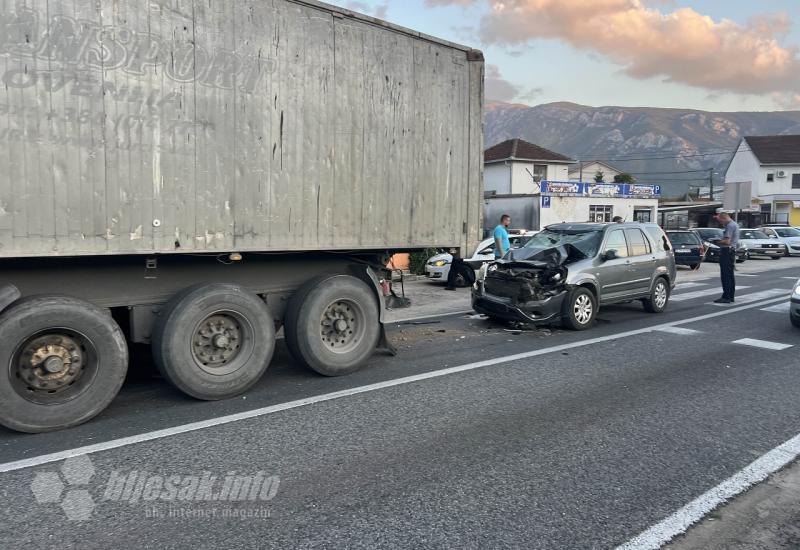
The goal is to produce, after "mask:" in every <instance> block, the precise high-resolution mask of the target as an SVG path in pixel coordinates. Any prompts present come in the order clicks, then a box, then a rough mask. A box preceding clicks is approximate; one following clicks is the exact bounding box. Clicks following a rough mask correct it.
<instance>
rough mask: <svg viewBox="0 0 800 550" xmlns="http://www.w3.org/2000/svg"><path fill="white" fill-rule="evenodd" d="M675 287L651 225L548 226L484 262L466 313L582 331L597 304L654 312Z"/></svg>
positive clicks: (661, 239)
mask: <svg viewBox="0 0 800 550" xmlns="http://www.w3.org/2000/svg"><path fill="white" fill-rule="evenodd" d="M674 287H675V255H674V253H673V252H672V245H671V244H670V242H669V239H668V238H667V236H666V235H665V234H664V232H663V231H662V230H661V228H660V227H659V226H658V225H656V224H651V223H613V224H600V223H562V224H556V225H551V226H548V227H547V228H546V229H545V230H544V231H542V232H541V233H539V234H538V235H536V236H535V237H533V238H532V239H531V240H530V241H528V243H527V244H526V245H525V246H524V247H522V248H518V249H516V250H512V251H510V252H509V253H508V254H506V256H505V257H504V258H502V259H500V260H496V261H494V262H492V263H489V264H485V265H484V266H483V267H482V268H481V270H480V271H479V273H478V277H477V281H476V283H475V286H474V288H473V291H472V307H473V308H474V309H475V311H477V312H478V313H483V314H485V315H488V316H489V317H491V318H495V319H501V320H506V321H520V322H523V323H535V324H546V323H553V322H555V321H558V320H560V321H561V322H562V323H563V324H564V326H566V327H567V328H570V329H573V330H585V329H588V328H589V327H591V326H592V325H593V324H594V322H595V320H596V319H597V313H598V310H599V307H600V306H603V305H607V304H614V303H620V302H631V301H634V300H641V301H642V303H643V304H644V309H645V310H647V311H649V312H651V313H661V312H662V311H664V310H665V309H666V307H667V303H668V302H669V296H670V293H671V292H672V289H673V288H674Z"/></svg>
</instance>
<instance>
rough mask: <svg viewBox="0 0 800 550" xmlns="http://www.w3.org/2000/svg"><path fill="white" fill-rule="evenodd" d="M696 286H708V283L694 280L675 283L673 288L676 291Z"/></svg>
mask: <svg viewBox="0 0 800 550" xmlns="http://www.w3.org/2000/svg"><path fill="white" fill-rule="evenodd" d="M698 286H708V283H695V282H690V283H678V284H677V285H675V290H676V291H678V290H686V289H689V288H696V287H698Z"/></svg>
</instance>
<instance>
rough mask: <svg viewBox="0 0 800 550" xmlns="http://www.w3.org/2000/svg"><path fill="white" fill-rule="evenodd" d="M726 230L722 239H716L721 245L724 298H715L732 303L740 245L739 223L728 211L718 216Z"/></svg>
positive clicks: (720, 271) (718, 244)
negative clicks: (737, 251)
mask: <svg viewBox="0 0 800 550" xmlns="http://www.w3.org/2000/svg"><path fill="white" fill-rule="evenodd" d="M717 219H718V220H719V223H721V224H722V227H723V229H724V231H725V233H724V235H723V237H722V239H720V240H718V241H716V243H715V244H716V245H717V246H719V274H720V278H721V279H722V298H720V299H719V300H714V303H716V304H732V303H733V302H734V297H735V294H736V277H735V275H734V269H733V268H734V265H735V262H736V249H737V248H738V247H739V224H737V223H736V222H735V221H733V220H732V219H731V216H730V214H728V213H727V212H720V214H719V215H718V216H717Z"/></svg>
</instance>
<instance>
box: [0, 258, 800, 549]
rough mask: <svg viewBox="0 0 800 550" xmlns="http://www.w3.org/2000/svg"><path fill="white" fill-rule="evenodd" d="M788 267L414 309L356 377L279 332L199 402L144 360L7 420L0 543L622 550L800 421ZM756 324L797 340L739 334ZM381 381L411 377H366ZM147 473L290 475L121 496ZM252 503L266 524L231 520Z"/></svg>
mask: <svg viewBox="0 0 800 550" xmlns="http://www.w3.org/2000/svg"><path fill="white" fill-rule="evenodd" d="M792 276H798V273H797V270H796V268H793V269H785V270H775V271H772V272H769V273H766V274H762V275H757V276H753V277H746V278H745V277H740V280H739V285H740V286H742V287H747V288H742V289H741V290H740V292H739V295H738V297H737V304H736V305H735V306H717V305H714V304H711V303H710V302H711V301H712V300H713V299H715V298H716V297H718V296H719V290H718V288H717V286H716V282H714V281H700V282H695V283H690V284H689V285H684V286H682V287H679V288H678V289H676V291H675V295H674V297H673V298H674V299H675V301H673V302H672V303H671V305H670V307H669V309H668V311H667V312H666V313H664V314H662V315H650V314H647V313H645V312H644V311H643V310H642V308H641V305H640V304H638V303H636V304H628V305H622V306H615V307H609V308H607V309H605V310H604V311H603V312H602V313H601V316H600V322H599V323H598V325H597V327H595V328H594V329H593V330H592V331H591V332H588V333H574V332H565V331H561V330H559V329H553V330H546V329H543V330H538V331H533V332H510V331H509V329H508V328H507V327H503V326H497V325H492V324H491V323H489V322H488V321H485V320H482V319H476V318H470V317H469V316H451V317H445V318H441V319H435V320H426V321H424V322H423V323H425V324H413V323H406V324H400V325H396V326H394V327H393V328H392V330H391V332H390V337H391V339H392V340H393V341H394V342H395V344H396V345H397V346H398V347H399V349H400V353H399V355H398V356H397V357H388V356H379V355H376V356H375V357H374V359H373V361H372V364H371V366H370V368H369V369H366V370H364V371H362V372H360V373H357V374H356V375H354V376H350V377H347V378H342V379H325V378H322V377H318V376H315V375H312V374H310V373H308V372H306V371H305V370H302V369H300V368H299V367H296V366H295V365H293V364H292V363H291V360H290V359H289V358H288V356H287V355H286V353H285V351H283V350H282V347H281V350H280V351H279V354H278V357H277V358H276V361H275V364H274V365H273V367H271V368H270V371H269V372H268V374H267V376H265V378H264V379H263V380H262V381H261V383H260V384H259V385H258V386H257V387H256V388H254V389H253V390H252V391H251V392H249V393H248V394H247V395H246V396H245V397H243V398H239V399H234V400H229V401H226V402H220V403H199V402H196V401H193V400H189V399H187V398H184V397H183V396H181V395H180V394H179V393H177V392H176V391H174V390H171V389H170V388H169V387H167V386H166V384H164V383H162V381H160V380H158V379H155V378H154V377H153V376H152V375H150V374H148V372H149V371H148V369H147V368H146V366H145V368H143V369H140V373H139V375H138V377H136V378H134V379H132V380H130V381H129V382H128V383H127V384H126V387H125V388H124V390H123V392H122V394H121V395H120V397H119V398H118V399H117V400H116V401H115V403H114V404H113V405H112V406H111V407H110V408H109V409H108V410H107V411H106V412H105V413H104V414H103V415H101V416H100V417H98V418H97V419H96V420H94V421H92V422H91V423H89V424H87V425H84V426H81V427H78V428H75V429H72V430H69V431H63V432H58V433H53V434H42V435H35V436H30V435H20V434H14V433H11V432H0V463H2V465H0V471H2V470H3V469H6V470H8V469H10V471H5V473H0V476H2V483H1V484H0V494H1V495H2V510H3V522H2V524H0V547H2V548H44V547H53V546H58V547H72V546H80V547H81V548H109V547H119V548H122V547H137V548H149V547H159V548H186V547H195V548H220V547H223V548H230V547H241V548H259V547H260V548H285V547H302V548H311V547H314V548H334V547H335V548H340V547H347V548H375V547H381V548H397V547H406V548H407V547H415V548H416V547H431V548H444V547H461V548H485V547H524V548H590V547H591V548H595V547H596V548H610V547H614V546H616V545H618V544H621V543H624V542H625V541H627V540H629V539H630V538H631V537H633V536H635V535H637V534H638V533H640V532H641V531H643V530H645V529H646V528H648V527H649V526H651V525H653V524H654V523H657V522H658V521H660V520H661V519H662V518H664V517H666V516H668V515H670V514H671V513H672V512H674V511H675V510H676V509H678V508H680V507H682V506H683V505H684V504H686V503H687V502H689V501H691V500H692V499H694V498H695V497H697V496H698V495H700V494H702V493H704V492H705V491H706V490H708V489H709V488H711V487H714V486H715V485H717V484H719V483H720V482H721V481H723V480H725V479H727V478H728V477H730V476H731V475H732V474H734V473H736V472H737V471H739V470H740V469H742V468H743V467H745V466H746V465H748V464H749V463H751V462H752V461H753V460H755V459H756V458H758V457H759V456H761V455H763V454H764V453H765V452H767V451H769V450H770V449H772V448H774V447H775V446H777V445H779V444H781V443H783V442H785V441H786V440H788V439H790V438H792V437H794V436H795V435H797V433H798V432H800V429H798V426H800V408H798V407H797V403H798V400H797V391H796V388H797V387H798V385H799V384H800V368H798V367H800V363H799V362H798V359H797V349H796V348H797V346H798V345H800V331H797V330H796V329H794V328H793V327H791V325H790V324H789V321H788V314H787V313H784V312H782V311H775V310H777V309H779V308H780V302H785V301H786V299H785V298H786V297H787V296H788V293H789V290H790V288H791V286H792V281H791V280H789V279H787V278H785V277H792ZM698 318H699V319H698ZM653 329H657V330H653ZM743 338H750V339H756V340H762V341H768V342H771V343H773V344H782V345H786V346H793V347H788V348H785V349H763V348H758V347H753V346H752V345H744V344H740V343H734V342H735V341H738V340H740V339H743ZM774 347H780V346H779V345H777V346H774ZM516 354H523V355H522V356H518V355H517V356H516V357H514V356H515V355H516ZM486 360H488V361H486ZM478 361H486V363H484V364H476V362H478ZM459 366H465V368H464V369H463V370H460V371H458V372H449V371H448V373H447V374H445V375H440V374H442V371H443V370H444V369H448V368H453V367H459ZM142 372H144V374H142ZM415 375H418V376H417V378H416V379H413V380H404V381H401V383H398V382H397V381H398V380H400V379H403V378H404V377H410V376H415ZM392 381H394V382H392ZM384 382H389V383H390V384H395V385H390V384H387V385H386V387H380V386H376V387H372V388H369V391H364V392H362V393H354V392H353V391H352V390H354V389H357V388H363V387H364V386H366V385H370V384H380V383H384ZM336 391H342V392H343V394H342V395H341V396H339V397H338V398H336V399H329V400H324V401H320V402H314V401H315V400H314V399H313V398H314V397H315V396H320V395H323V394H329V393H330V392H336ZM306 398H311V402H309V403H307V404H303V403H295V404H293V405H291V408H288V409H286V410H272V411H265V412H263V413H262V414H260V415H259V416H256V417H253V418H248V419H243V420H239V421H236V422H230V423H226V424H223V425H216V426H211V427H207V428H203V429H198V430H195V431H192V432H188V433H175V434H173V435H168V436H166V437H162V438H159V439H154V440H151V441H143V442H138V443H135V442H133V440H132V441H131V444H128V445H125V446H121V447H119V448H114V449H110V450H104V451H102V452H97V453H93V454H91V455H90V461H91V463H92V470H91V471H89V470H88V469H87V466H86V464H83V463H73V462H70V463H68V464H67V473H64V472H62V471H61V468H62V466H63V462H62V461H58V462H52V463H47V464H42V465H38V466H35V467H22V468H20V467H17V466H14V465H13V464H12V465H11V466H10V468H9V464H10V463H12V462H14V461H18V460H23V459H31V460H34V461H36V459H37V457H41V456H43V455H46V454H48V453H56V452H60V451H65V450H69V449H74V448H77V447H81V446H85V445H94V444H102V443H103V442H107V441H111V440H117V439H119V438H123V437H128V436H130V437H134V438H135V437H136V436H137V435H140V434H147V433H151V432H153V431H154V430H160V429H165V428H170V427H174V426H179V425H182V424H186V423H190V422H197V421H199V420H213V419H215V418H218V417H221V416H224V415H231V414H236V413H243V412H247V411H253V410H256V409H259V408H262V407H268V406H272V405H276V404H281V403H287V402H292V401H296V400H302V399H306ZM211 423H212V424H213V422H211ZM3 466H5V468H3ZM76 468H77V470H80V472H83V474H84V475H78V474H75V471H76ZM70 472H71V473H70ZM80 472H78V473H80ZM87 472H89V473H92V474H93V475H91V477H89V476H88V474H87ZM131 472H134V473H135V474H137V475H138V477H137V479H139V480H150V481H152V484H153V487H160V485H158V483H159V481H163V480H165V479H168V478H169V477H170V476H179V477H176V478H175V479H176V480H178V481H180V482H182V483H188V484H189V485H191V480H190V477H191V476H193V475H197V476H200V475H201V474H202V473H203V472H209V475H213V476H217V477H218V478H219V480H220V485H221V486H222V485H223V482H222V481H221V480H222V478H224V477H225V476H226V475H227V474H228V473H229V472H236V473H237V474H238V475H249V474H254V475H255V474H256V473H257V472H264V474H262V475H261V477H262V478H263V477H264V476H276V477H275V478H271V479H272V481H271V483H272V485H271V486H270V487H271V492H270V493H269V495H268V497H270V498H269V500H264V499H262V498H261V496H256V498H255V500H252V501H246V502H224V501H223V500H220V499H217V500H199V501H198V500H193V501H182V500H180V499H178V498H169V497H170V495H166V496H165V495H164V494H162V493H158V492H153V493H150V496H153V497H154V498H155V497H157V498H155V500H146V499H145V497H143V496H141V495H140V498H138V499H137V498H136V497H135V494H136V489H135V485H136V483H132V486H131V488H132V492H131V493H130V494H122V493H119V494H117V493H115V492H114V491H113V490H111V491H110V492H109V491H107V489H108V483H109V479H111V480H114V479H116V480H119V479H121V476H128V475H129V474H130V473H131ZM67 474H69V475H67ZM187 476H188V477H187ZM59 479H60V480H61V481H60V482H59V481H58V480H59ZM254 479H255V478H254ZM278 480H279V481H278ZM60 483H63V484H65V485H66V486H65V487H64V490H63V491H56V490H53V489H52V488H53V487H55V488H56V489H58V488H59V484H60ZM32 484H33V488H34V489H36V491H33V490H32ZM112 485H113V484H112ZM120 487H121V486H120ZM79 491H84V492H83V493H80V494H79V493H78V492H79ZM139 493H141V488H140V490H139ZM189 494H191V493H186V494H185V495H189ZM185 495H184V496H185ZM173 496H174V495H173ZM79 497H80V498H79ZM88 497H91V499H92V500H91V501H92V502H93V503H94V504H96V507H94V508H91V509H89V512H91V517H90V518H89V519H87V520H85V521H73V520H68V519H67V518H66V516H65V514H64V512H63V510H62V508H61V507H60V504H65V507H66V508H67V509H68V510H71V511H73V512H74V511H75V510H78V512H80V511H81V510H83V511H84V512H85V511H86V509H87V507H86V506H81V505H80V503H81V502H85V500H86V498H88ZM104 497H107V498H104ZM272 497H274V498H272ZM37 498H38V500H39V501H37ZM195 498H198V496H197V494H196V495H195ZM81 499H83V500H81ZM40 501H48V502H45V503H42V502H40ZM76 503H78V504H77V505H76ZM234 512H235V513H236V514H239V515H245V516H247V515H251V516H252V515H257V516H259V517H255V518H254V517H245V518H241V517H234V518H231V517H223V516H226V515H231V514H233V513H234ZM190 516H191V517H190ZM264 516H268V517H264Z"/></svg>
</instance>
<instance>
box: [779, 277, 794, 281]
mask: <svg viewBox="0 0 800 550" xmlns="http://www.w3.org/2000/svg"><path fill="white" fill-rule="evenodd" d="M781 279H788V280H790V281H796V280H797V279H798V278H797V277H781Z"/></svg>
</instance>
